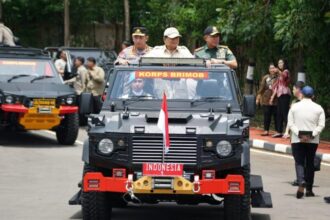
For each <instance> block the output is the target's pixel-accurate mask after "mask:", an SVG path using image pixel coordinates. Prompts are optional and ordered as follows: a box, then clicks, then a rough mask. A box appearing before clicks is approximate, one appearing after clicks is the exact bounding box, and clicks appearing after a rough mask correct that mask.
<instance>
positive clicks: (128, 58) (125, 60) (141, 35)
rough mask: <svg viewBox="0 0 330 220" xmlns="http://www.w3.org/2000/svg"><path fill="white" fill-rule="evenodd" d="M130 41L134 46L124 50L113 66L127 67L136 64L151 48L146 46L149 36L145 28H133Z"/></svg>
mask: <svg viewBox="0 0 330 220" xmlns="http://www.w3.org/2000/svg"><path fill="white" fill-rule="evenodd" d="M132 39H133V42H134V45H132V46H129V47H127V48H125V49H124V50H122V51H121V52H120V53H119V55H118V58H117V60H116V61H115V65H128V64H134V63H138V61H139V59H140V57H142V56H143V55H145V54H146V53H148V52H149V51H150V50H151V49H152V47H150V46H148V45H147V41H148V39H149V36H148V31H147V29H146V28H144V27H135V28H133V33H132Z"/></svg>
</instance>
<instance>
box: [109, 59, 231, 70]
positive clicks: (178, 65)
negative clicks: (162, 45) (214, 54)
mask: <svg viewBox="0 0 330 220" xmlns="http://www.w3.org/2000/svg"><path fill="white" fill-rule="evenodd" d="M151 68H152V69H162V70H171V69H191V70H192V71H196V70H207V71H210V70H215V69H216V70H224V71H232V70H231V69H230V68H229V67H228V66H227V65H224V64H216V65H211V66H210V67H207V65H206V61H205V59H200V58H154V57H142V58H141V59H140V61H139V63H137V64H133V65H129V66H124V65H117V66H115V69H123V70H124V69H151Z"/></svg>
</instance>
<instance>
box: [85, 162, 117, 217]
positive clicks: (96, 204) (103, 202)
mask: <svg viewBox="0 0 330 220" xmlns="http://www.w3.org/2000/svg"><path fill="white" fill-rule="evenodd" d="M95 171H97V169H96V168H95V167H93V166H91V165H89V164H85V166H84V175H85V173H87V172H95ZM81 208H82V214H83V220H111V214H112V203H111V197H110V194H109V193H105V192H84V191H82V193H81Z"/></svg>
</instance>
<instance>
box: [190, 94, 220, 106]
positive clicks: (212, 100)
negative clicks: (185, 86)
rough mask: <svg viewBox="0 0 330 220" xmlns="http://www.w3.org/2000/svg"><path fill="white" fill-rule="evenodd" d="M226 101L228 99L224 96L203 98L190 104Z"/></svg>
mask: <svg viewBox="0 0 330 220" xmlns="http://www.w3.org/2000/svg"><path fill="white" fill-rule="evenodd" d="M222 100H226V97H223V96H207V97H201V98H199V99H194V100H192V101H191V102H190V104H191V105H193V104H195V102H215V101H222Z"/></svg>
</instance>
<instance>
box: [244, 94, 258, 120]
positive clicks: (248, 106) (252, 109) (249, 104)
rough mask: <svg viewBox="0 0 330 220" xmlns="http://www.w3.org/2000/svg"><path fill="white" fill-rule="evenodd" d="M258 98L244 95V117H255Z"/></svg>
mask: <svg viewBox="0 0 330 220" xmlns="http://www.w3.org/2000/svg"><path fill="white" fill-rule="evenodd" d="M256 109H257V105H256V96H255V95H244V98H243V115H244V116H247V117H254V116H255V114H256Z"/></svg>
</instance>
